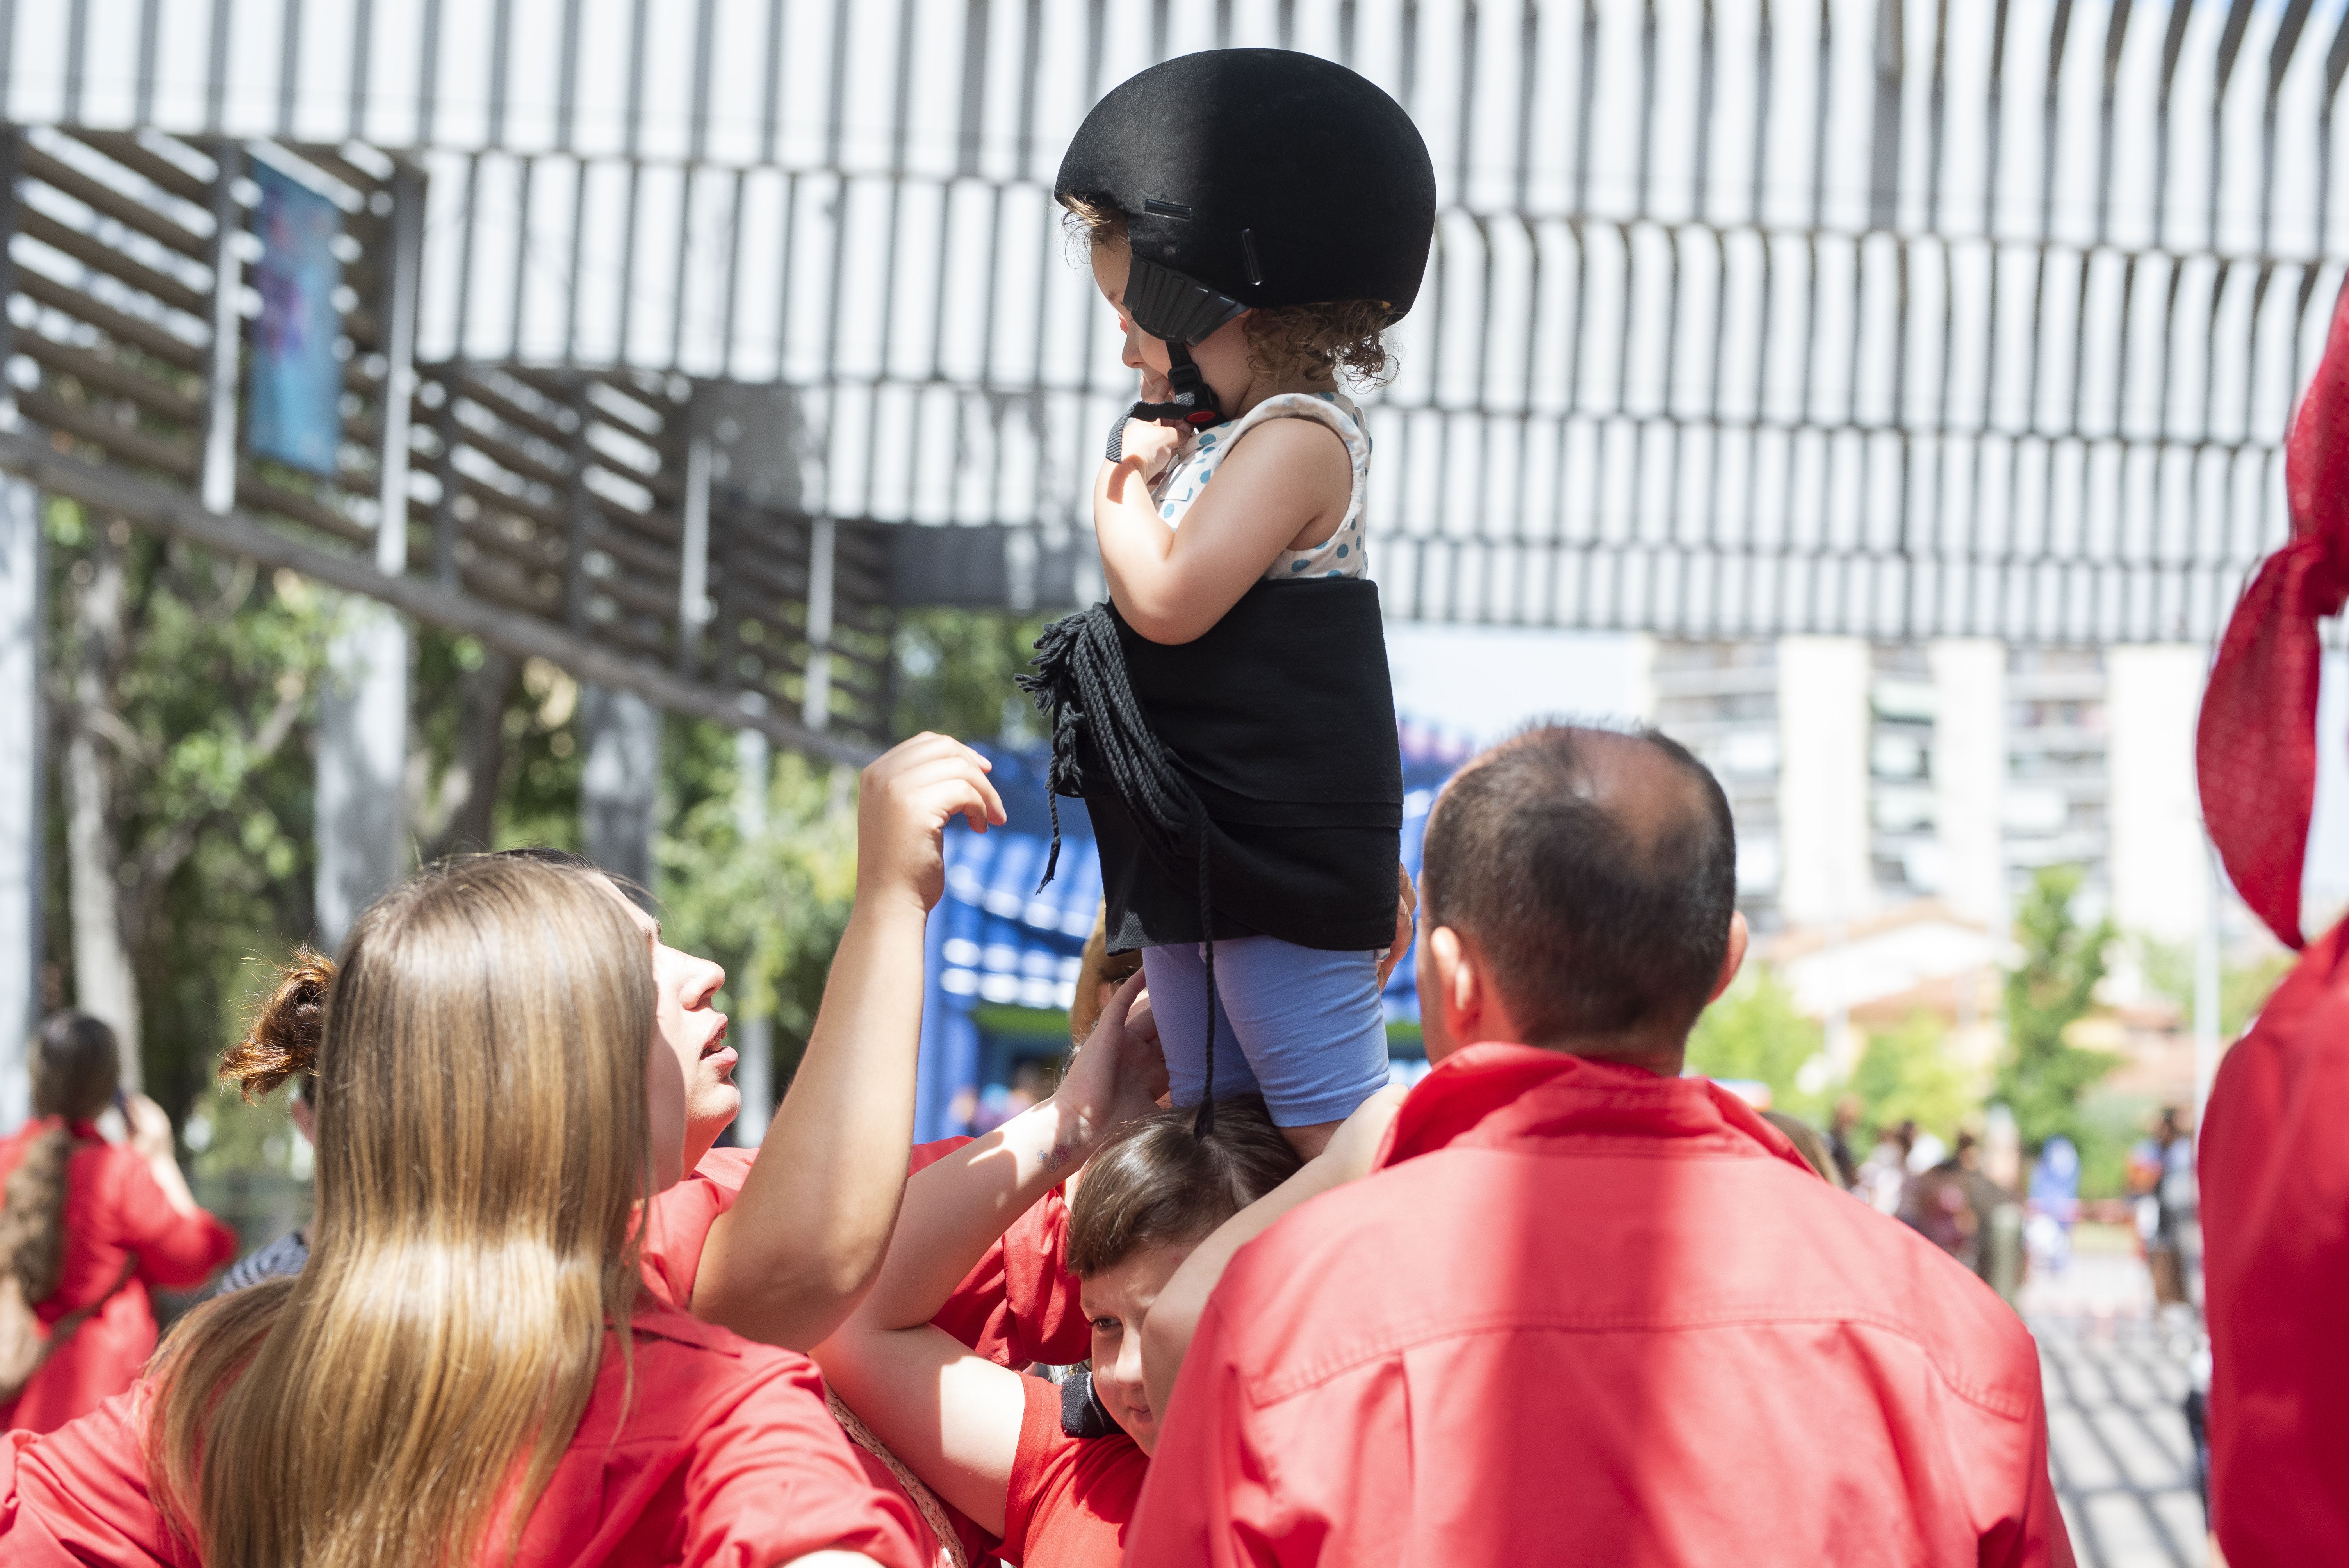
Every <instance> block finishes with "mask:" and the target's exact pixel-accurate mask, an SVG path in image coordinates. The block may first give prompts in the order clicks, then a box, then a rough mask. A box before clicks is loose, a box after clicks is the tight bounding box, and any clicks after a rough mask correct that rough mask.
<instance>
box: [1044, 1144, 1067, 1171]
mask: <svg viewBox="0 0 2349 1568" xmlns="http://www.w3.org/2000/svg"><path fill="white" fill-rule="evenodd" d="M1068 1162H1069V1150H1068V1147H1067V1145H1065V1144H1060V1143H1055V1144H1054V1145H1052V1151H1051V1152H1050V1153H1049V1154H1047V1155H1045V1156H1044V1169H1045V1170H1047V1171H1058V1170H1059V1169H1060V1168H1061V1166H1063V1165H1066V1164H1067V1163H1068Z"/></svg>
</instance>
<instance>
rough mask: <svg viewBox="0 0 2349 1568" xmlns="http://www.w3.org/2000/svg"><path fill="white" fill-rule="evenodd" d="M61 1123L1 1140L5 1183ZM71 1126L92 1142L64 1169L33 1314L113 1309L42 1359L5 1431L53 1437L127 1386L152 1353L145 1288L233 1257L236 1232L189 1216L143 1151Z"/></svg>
mask: <svg viewBox="0 0 2349 1568" xmlns="http://www.w3.org/2000/svg"><path fill="white" fill-rule="evenodd" d="M57 1125H58V1123H57V1118H55V1117H45V1118H42V1119H38V1120H36V1121H30V1122H27V1123H26V1125H25V1126H24V1127H23V1128H21V1129H19V1130H17V1131H16V1132H15V1133H14V1134H12V1135H11V1136H9V1137H7V1138H5V1139H0V1182H5V1181H7V1179H8V1177H9V1175H10V1174H11V1173H13V1172H14V1171H16V1167H17V1165H18V1164H19V1163H20V1162H21V1161H23V1160H24V1158H25V1151H26V1149H28V1148H29V1147H31V1145H32V1142H33V1140H35V1139H36V1138H38V1137H40V1136H41V1135H42V1134H43V1133H45V1132H48V1131H50V1130H54V1129H55V1128H56V1127H57ZM73 1130H74V1132H75V1134H76V1135H77V1136H78V1137H80V1138H81V1139H83V1140H85V1141H84V1142H82V1143H81V1145H80V1146H79V1147H78V1148H77V1149H76V1150H74V1152H73V1155H72V1157H71V1158H70V1159H69V1160H68V1161H67V1164H66V1206H65V1214H64V1226H65V1247H64V1249H63V1255H62V1258H61V1260H60V1267H59V1270H58V1274H57V1290H56V1291H55V1292H53V1293H52V1294H51V1295H49V1297H48V1299H47V1300H46V1301H42V1302H38V1303H36V1304H35V1306H34V1313H35V1315H36V1316H38V1317H39V1318H40V1320H41V1321H42V1322H43V1323H45V1324H47V1323H55V1322H57V1319H59V1318H61V1317H63V1316H65V1315H67V1313H69V1312H75V1311H78V1310H79V1309H80V1308H82V1307H85V1306H87V1305H89V1304H90V1303H91V1302H94V1301H97V1300H98V1299H99V1298H100V1297H101V1296H103V1297H105V1298H106V1305H103V1306H101V1307H99V1308H98V1311H96V1312H94V1313H92V1314H91V1315H89V1316H88V1318H87V1319H85V1320H84V1321H83V1323H82V1326H80V1327H79V1328H78V1329H77V1330H76V1331H75V1332H74V1336H73V1337H72V1338H70V1339H68V1340H67V1341H66V1342H65V1344H64V1345H62V1346H58V1348H57V1350H56V1352H55V1353H53V1354H52V1355H51V1356H50V1357H49V1358H48V1359H47V1361H45V1362H43V1363H42V1365H41V1369H40V1370H39V1371H37V1372H36V1373H34V1374H33V1379H32V1381H31V1382H29V1383H27V1384H26V1385H25V1391H24V1392H23V1393H22V1394H21V1395H19V1396H17V1398H16V1402H15V1403H13V1404H0V1428H6V1427H22V1428H26V1429H28V1430H31V1431H36V1432H47V1431H54V1430H56V1429H57V1428H59V1427H62V1426H64V1425H65V1424H66V1423H67V1421H70V1420H72V1419H73V1418H75V1417H77V1416H81V1415H85V1414H87V1413H88V1412H89V1411H91V1410H95V1409H97V1408H98V1406H99V1404H100V1403H102V1402H103V1401H105V1400H106V1399H108V1398H111V1397H113V1396H114V1395H116V1394H119V1393H121V1392H122V1391H123V1390H124V1389H126V1388H128V1387H130V1385H131V1384H132V1383H133V1382H135V1381H137V1379H138V1377H139V1372H140V1368H141V1367H144V1366H146V1365H147V1358H148V1357H150V1356H152V1355H153V1354H154V1353H155V1309H154V1305H153V1304H152V1303H151V1302H150V1300H149V1299H148V1295H147V1289H148V1286H150V1285H163V1286H167V1287H179V1286H184V1285H192V1284H196V1283H197V1282H199V1281H200V1280H202V1278H203V1277H204V1276H205V1275H206V1274H210V1273H212V1270H214V1269H216V1268H218V1267H220V1266H221V1265H222V1264H224V1263H226V1262H228V1261H229V1259H231V1258H233V1257H234V1256H235V1255H236V1233H235V1232H233V1231H232V1230H230V1229H229V1228H228V1227H227V1226H226V1225H223V1224H222V1223H221V1222H219V1221H218V1220H215V1219H213V1218H212V1216H211V1215H210V1214H207V1213H205V1212H202V1210H198V1211H197V1212H194V1213H192V1214H183V1213H181V1212H180V1211H179V1210H177V1209H175V1208H173V1207H172V1206H171V1200H170V1199H169V1198H166V1197H164V1196H163V1189H162V1188H160V1186H158V1185H156V1182H155V1174H154V1172H153V1171H151V1170H150V1169H149V1168H148V1164H147V1160H146V1157H145V1156H144V1155H142V1154H140V1153H139V1152H138V1151H137V1150H132V1149H129V1148H128V1147H125V1146H123V1145H120V1144H114V1143H109V1142H107V1141H105V1140H103V1139H102V1138H100V1137H99V1136H98V1129H97V1128H96V1127H94V1126H92V1125H91V1124H90V1123H88V1122H86V1121H85V1122H78V1123H76V1124H75V1126H74V1129H73ZM134 1256H135V1258H136V1266H135V1267H134V1268H133V1269H132V1270H131V1274H130V1278H129V1283H128V1284H123V1285H122V1287H121V1288H120V1289H119V1290H116V1289H115V1285H116V1283H117V1282H118V1281H120V1280H121V1279H122V1270H123V1265H124V1264H126V1263H129V1262H131V1261H132V1259H133V1257H134ZM109 1291H113V1293H114V1294H113V1295H107V1293H108V1292H109Z"/></svg>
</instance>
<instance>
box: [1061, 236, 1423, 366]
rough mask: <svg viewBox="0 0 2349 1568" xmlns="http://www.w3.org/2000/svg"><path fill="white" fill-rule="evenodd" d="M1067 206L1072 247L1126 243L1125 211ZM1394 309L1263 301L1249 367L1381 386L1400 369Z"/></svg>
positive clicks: (1364, 302)
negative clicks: (1390, 342)
mask: <svg viewBox="0 0 2349 1568" xmlns="http://www.w3.org/2000/svg"><path fill="white" fill-rule="evenodd" d="M1062 205H1063V207H1064V209H1065V211H1063V213H1062V215H1061V226H1062V228H1063V229H1064V230H1065V231H1066V232H1067V233H1068V236H1069V239H1070V242H1071V245H1072V246H1073V245H1074V244H1075V243H1077V242H1082V243H1083V244H1084V245H1085V246H1086V247H1087V249H1088V250H1090V249H1091V248H1092V246H1095V245H1107V246H1111V247H1112V248H1116V247H1121V246H1123V245H1124V243H1125V242H1126V238H1125V233H1126V231H1125V214H1124V213H1123V212H1121V211H1118V210H1117V209H1116V208H1114V207H1103V206H1101V205H1099V204H1098V203H1096V202H1092V201H1085V200H1083V199H1082V198H1080V197H1071V198H1070V199H1068V200H1067V201H1065V202H1063V203H1062ZM1392 308H1393V307H1392V305H1391V304H1389V303H1388V302H1386V301H1385V300H1375V299H1341V300H1331V301H1328V302H1326V303H1322V304H1277V305H1259V306H1257V308H1256V309H1254V310H1252V311H1250V312H1249V313H1248V315H1247V321H1246V323H1245V325H1244V330H1245V331H1246V332H1247V341H1248V367H1249V368H1250V369H1252V370H1254V371H1255V372H1256V373H1257V375H1259V376H1268V377H1272V378H1273V379H1275V380H1278V381H1286V380H1288V379H1291V378H1293V377H1303V378H1305V379H1308V380H1313V381H1334V380H1336V379H1337V377H1339V375H1340V374H1341V373H1342V374H1343V375H1344V376H1345V377H1346V379H1348V380H1349V381H1351V382H1353V383H1355V384H1356V385H1358V386H1362V387H1376V386H1381V385H1382V384H1384V383H1385V382H1386V381H1387V380H1388V379H1389V378H1390V377H1392V375H1393V374H1394V370H1395V363H1394V351H1393V350H1392V349H1391V348H1389V347H1388V346H1387V343H1386V329H1387V315H1388V313H1389V311H1391V310H1392Z"/></svg>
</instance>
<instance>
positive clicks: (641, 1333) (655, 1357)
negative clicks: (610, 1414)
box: [606, 1296, 830, 1439]
mask: <svg viewBox="0 0 2349 1568" xmlns="http://www.w3.org/2000/svg"><path fill="white" fill-rule="evenodd" d="M630 1330H631V1341H632V1343H631V1344H630V1346H629V1358H630V1361H631V1363H632V1367H630V1371H629V1376H631V1377H632V1378H633V1380H634V1383H635V1387H636V1393H635V1394H634V1396H633V1397H632V1398H631V1399H630V1400H629V1402H628V1405H627V1407H626V1417H625V1420H626V1425H627V1426H629V1427H631V1428H641V1435H643V1436H646V1437H652V1436H655V1435H657V1434H667V1435H669V1436H672V1437H682V1438H688V1439H689V1438H691V1437H692V1436H693V1435H694V1434H696V1433H698V1432H699V1431H702V1430H704V1429H708V1428H709V1427H712V1426H715V1425H717V1424H719V1422H722V1421H724V1420H725V1419H726V1418H728V1416H729V1415H730V1413H732V1412H733V1411H734V1410H736V1409H737V1408H739V1407H740V1406H741V1405H742V1404H743V1403H744V1402H745V1401H746V1400H753V1399H767V1400H781V1401H783V1402H785V1403H787V1404H788V1403H791V1402H792V1401H795V1400H799V1399H801V1398H804V1399H806V1400H808V1401H811V1402H812V1408H813V1410H814V1411H815V1413H816V1414H817V1415H819V1416H822V1415H823V1374H822V1373H821V1372H819V1371H817V1370H816V1366H815V1363H814V1362H812V1361H811V1360H809V1359H808V1358H807V1357H805V1356H802V1355H801V1354H800V1353H799V1352H798V1351H796V1350H786V1349H783V1348H782V1347H781V1346H775V1345H761V1344H760V1343H758V1342H757V1341H756V1340H750V1339H745V1338H743V1337H742V1336H740V1335H739V1334H736V1333H735V1332H734V1331H733V1330H732V1329H730V1328H725V1327H722V1326H719V1325H718V1324H715V1323H705V1322H703V1321H702V1320H701V1319H700V1318H698V1317H695V1316H694V1315H692V1314H690V1313H687V1312H680V1311H678V1309H677V1308H675V1307H673V1306H671V1305H668V1304H667V1302H665V1301H662V1300H660V1299H658V1298H657V1297H649V1296H647V1297H639V1298H638V1301H637V1305H636V1315H635V1316H634V1317H633V1319H631V1321H630ZM606 1355H607V1357H609V1358H610V1359H611V1360H612V1361H614V1362H616V1361H617V1359H618V1357H617V1353H616V1347H607V1350H606ZM829 1419H830V1418H829V1417H825V1420H826V1421H827V1422H828V1421H829Z"/></svg>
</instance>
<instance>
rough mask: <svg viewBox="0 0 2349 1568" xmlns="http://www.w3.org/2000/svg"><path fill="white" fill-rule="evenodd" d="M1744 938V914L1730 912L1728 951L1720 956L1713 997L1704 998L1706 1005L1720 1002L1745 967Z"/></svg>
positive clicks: (1736, 911) (1742, 911) (1734, 911)
mask: <svg viewBox="0 0 2349 1568" xmlns="http://www.w3.org/2000/svg"><path fill="white" fill-rule="evenodd" d="M1746 936H1747V932H1746V929H1745V912H1744V910H1742V909H1739V910H1732V911H1731V912H1730V914H1729V951H1728V952H1726V953H1724V954H1722V955H1721V973H1720V975H1717V976H1715V977H1714V979H1713V995H1710V996H1707V997H1706V998H1705V1001H1706V1002H1707V1003H1708V1004H1710V1003H1713V1002H1717V1001H1719V1000H1721V994H1722V993H1723V991H1726V990H1728V989H1729V985H1730V982H1731V981H1733V980H1734V979H1736V978H1737V972H1738V971H1739V970H1740V969H1743V968H1744V967H1745V942H1746Z"/></svg>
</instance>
